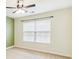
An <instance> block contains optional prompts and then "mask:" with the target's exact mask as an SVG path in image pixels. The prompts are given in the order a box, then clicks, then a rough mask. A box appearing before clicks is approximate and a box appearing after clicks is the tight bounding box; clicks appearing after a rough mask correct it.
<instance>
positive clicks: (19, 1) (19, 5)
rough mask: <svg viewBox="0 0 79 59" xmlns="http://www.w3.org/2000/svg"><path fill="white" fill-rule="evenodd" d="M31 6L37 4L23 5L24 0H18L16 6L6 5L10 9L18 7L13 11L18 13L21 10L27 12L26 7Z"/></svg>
mask: <svg viewBox="0 0 79 59" xmlns="http://www.w3.org/2000/svg"><path fill="white" fill-rule="evenodd" d="M31 7H35V4H31V5H27V6H24V5H23V0H17V5H16V7H6V8H8V9H16V10H15V11H13V13H16V12H18V11H19V10H21V11H24V12H27V11H26V10H25V9H24V8H31Z"/></svg>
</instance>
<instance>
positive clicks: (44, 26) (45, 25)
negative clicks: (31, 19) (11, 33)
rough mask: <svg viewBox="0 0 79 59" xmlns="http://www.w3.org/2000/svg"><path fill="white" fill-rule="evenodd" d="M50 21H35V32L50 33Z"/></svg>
mask: <svg viewBox="0 0 79 59" xmlns="http://www.w3.org/2000/svg"><path fill="white" fill-rule="evenodd" d="M50 25H51V20H47V19H46V20H37V21H36V31H50V28H51V27H50Z"/></svg>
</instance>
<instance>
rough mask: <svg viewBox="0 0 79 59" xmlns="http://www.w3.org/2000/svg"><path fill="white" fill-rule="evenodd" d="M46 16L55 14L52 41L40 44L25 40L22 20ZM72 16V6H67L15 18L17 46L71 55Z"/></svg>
mask: <svg viewBox="0 0 79 59" xmlns="http://www.w3.org/2000/svg"><path fill="white" fill-rule="evenodd" d="M46 16H54V18H52V20H53V21H52V40H51V43H50V44H40V43H30V42H23V41H22V22H21V20H28V19H33V18H38V17H46ZM71 16H72V13H71V8H66V9H61V10H56V11H50V12H46V13H42V14H37V15H33V16H27V17H21V18H15V46H16V47H22V48H26V49H33V50H37V51H43V52H49V53H53V54H58V55H62V56H68V57H71V50H72V48H71V41H72V40H71V39H72V38H71V34H72V33H71V27H72V26H71V25H72V24H71V22H72V20H71V18H72V17H71Z"/></svg>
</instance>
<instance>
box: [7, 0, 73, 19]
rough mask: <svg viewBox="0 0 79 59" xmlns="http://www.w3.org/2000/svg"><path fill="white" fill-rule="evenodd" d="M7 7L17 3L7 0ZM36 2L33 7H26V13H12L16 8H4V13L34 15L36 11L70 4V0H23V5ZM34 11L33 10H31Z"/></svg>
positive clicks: (12, 15)
mask: <svg viewBox="0 0 79 59" xmlns="http://www.w3.org/2000/svg"><path fill="white" fill-rule="evenodd" d="M6 2H7V3H6V6H7V7H15V6H16V4H17V0H7V1H6ZM30 4H36V6H35V7H33V8H28V9H26V10H27V11H28V12H27V13H18V14H17V13H14V14H13V13H12V12H13V11H15V10H16V9H6V14H7V16H9V17H12V18H16V17H23V16H28V15H34V14H37V13H43V12H47V11H51V10H57V9H62V8H67V7H71V6H72V0H24V5H25V6H27V5H30ZM32 11H34V12H32Z"/></svg>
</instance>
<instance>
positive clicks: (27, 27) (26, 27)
mask: <svg viewBox="0 0 79 59" xmlns="http://www.w3.org/2000/svg"><path fill="white" fill-rule="evenodd" d="M23 31H34V21H28V22H24V23H23Z"/></svg>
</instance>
